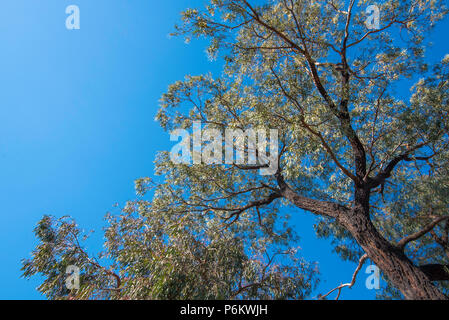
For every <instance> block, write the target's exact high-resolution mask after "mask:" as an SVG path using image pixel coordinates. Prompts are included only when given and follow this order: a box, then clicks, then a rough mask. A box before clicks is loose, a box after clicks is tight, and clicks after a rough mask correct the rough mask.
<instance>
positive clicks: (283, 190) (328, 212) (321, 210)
mask: <svg viewBox="0 0 449 320" xmlns="http://www.w3.org/2000/svg"><path fill="white" fill-rule="evenodd" d="M276 179H277V181H278V185H279V188H280V191H279V193H280V194H281V195H282V196H283V197H284V198H285V199H287V200H289V201H290V202H291V203H292V204H294V205H295V206H296V207H298V208H300V209H303V210H306V211H310V212H312V213H315V214H318V215H322V216H327V217H331V218H338V217H339V216H340V215H341V214H344V213H346V212H347V211H349V209H348V208H346V207H345V206H342V205H340V204H337V203H334V202H330V201H320V200H315V199H311V198H307V197H303V196H300V195H299V194H297V193H296V192H295V191H293V190H292V189H291V188H290V186H289V185H288V184H287V183H286V182H285V180H284V177H282V175H281V173H280V172H278V173H277V174H276Z"/></svg>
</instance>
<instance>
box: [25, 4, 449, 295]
mask: <svg viewBox="0 0 449 320" xmlns="http://www.w3.org/2000/svg"><path fill="white" fill-rule="evenodd" d="M370 4H371V3H369V2H367V1H364V0H361V1H354V0H351V1H349V2H345V1H339V0H326V1H315V0H273V1H254V3H253V4H251V3H250V2H249V1H247V0H211V1H210V3H209V4H208V5H207V6H206V7H205V8H198V9H187V10H185V11H184V12H183V13H182V23H181V24H180V25H179V26H177V27H176V32H175V34H176V35H179V36H184V37H186V39H187V40H190V39H192V38H196V37H204V38H206V39H208V40H210V45H209V47H208V50H207V52H208V55H209V58H211V59H220V60H222V61H223V62H224V66H223V73H222V75H220V76H219V77H213V76H212V75H210V74H207V75H198V76H187V77H186V78H185V79H184V80H182V81H178V82H176V83H174V84H172V85H171V86H170V87H169V88H168V91H167V92H166V93H165V94H164V95H163V96H162V99H161V104H160V108H159V111H158V113H157V119H158V121H159V122H160V125H161V126H162V127H163V128H164V129H165V130H167V131H169V132H170V131H172V130H175V129H178V128H184V129H190V128H191V127H192V125H193V123H194V122H195V121H200V122H201V123H202V125H203V126H204V127H205V128H210V129H217V130H219V131H220V132H223V131H224V130H225V129H227V128H234V129H241V130H246V129H248V128H266V129H267V130H268V129H278V131H279V144H280V145H279V159H278V160H279V161H278V163H279V167H278V170H277V171H276V173H275V174H273V175H260V174H259V171H258V170H259V169H260V168H262V167H264V166H265V165H264V164H262V163H259V164H257V165H248V166H245V165H239V164H226V165H223V164H176V163H173V162H172V161H170V156H169V152H168V151H167V152H161V153H160V154H158V156H157V159H156V174H157V175H158V176H160V177H161V179H160V180H161V182H157V183H156V182H154V181H152V180H151V179H149V178H143V179H139V180H138V181H136V190H137V192H138V194H139V195H140V196H141V198H139V199H138V200H136V201H134V202H130V203H128V204H127V205H126V206H125V208H123V212H122V213H121V214H120V215H119V216H108V223H109V224H108V225H109V227H107V228H106V229H105V238H106V241H105V252H103V253H102V255H101V257H104V259H105V263H106V265H102V264H100V262H98V261H97V260H96V259H94V258H93V257H90V256H89V254H88V253H87V252H86V251H85V250H84V249H83V247H82V245H81V244H80V242H79V240H78V238H79V237H81V232H80V230H79V228H78V227H77V225H76V223H75V222H73V221H71V220H70V219H62V220H61V219H59V220H58V219H54V218H51V217H47V216H46V217H44V218H43V220H41V222H40V223H39V224H38V226H37V228H36V236H37V237H38V239H39V241H40V242H39V244H38V246H37V247H36V248H35V250H34V251H33V256H32V258H31V259H30V260H25V261H24V263H23V271H24V276H26V277H30V276H32V275H35V274H41V275H43V276H44V279H45V280H44V282H43V284H42V285H41V287H40V288H39V290H40V291H41V292H43V293H44V294H46V295H47V296H48V297H49V298H80V299H84V298H111V299H164V298H167V299H183V298H194V299H196V298H199V299H201V298H204V299H218V298H220V299H221V298H223V299H232V298H254V299H257V298H272V299H284V298H285V299H302V298H307V297H309V296H310V293H311V291H312V290H313V288H314V287H315V285H316V283H317V280H318V274H317V270H316V266H315V265H314V264H313V263H308V262H306V261H304V259H302V258H301V257H300V256H299V255H298V252H297V250H296V249H295V248H296V247H297V240H298V237H297V235H296V233H295V230H292V228H291V226H290V225H289V222H288V218H289V217H288V213H291V212H294V213H293V214H297V215H301V214H303V210H305V211H309V212H312V213H314V214H315V215H316V224H315V229H316V234H317V236H318V237H324V238H329V239H330V241H332V244H333V246H334V248H335V251H336V252H337V253H338V254H339V255H340V256H341V258H342V259H346V260H350V261H354V262H356V263H357V262H360V263H363V262H364V261H365V259H366V258H367V257H368V258H370V259H371V260H372V261H373V262H374V263H375V264H376V265H377V266H378V267H379V268H380V269H381V272H382V274H383V276H384V277H385V279H386V280H387V283H388V285H387V287H385V288H384V291H383V293H382V297H384V298H408V299H446V298H447V296H446V295H445V294H447V291H448V287H447V282H445V281H446V280H449V272H448V269H447V265H448V264H449V261H448V259H449V241H448V233H449V214H448V213H447V211H448V204H449V203H448V201H449V179H448V177H449V175H448V170H449V153H448V152H449V151H448V148H447V146H448V143H449V139H448V129H449V117H448V112H449V105H448V98H449V90H448V89H449V82H448V80H449V78H448V76H449V55H447V56H446V57H441V58H442V60H441V62H439V63H436V64H433V65H432V64H429V63H428V60H427V59H426V55H425V54H426V48H428V47H429V43H428V40H427V39H428V37H427V35H428V34H429V32H430V31H431V29H432V28H433V27H434V25H435V24H436V23H437V22H438V21H439V20H441V19H442V18H443V17H444V15H445V14H446V12H447V9H446V7H445V6H444V3H443V1H438V0H387V1H378V2H377V4H376V5H377V6H378V8H379V11H380V13H381V15H380V24H379V28H378V29H368V28H367V26H366V23H365V22H366V19H367V14H366V12H365V9H366V8H367V7H368V6H369V5H370ZM404 85H407V86H409V87H410V92H409V93H404V92H402V91H401V88H403V86H404ZM223 143H224V141H223ZM145 194H146V197H145ZM68 265H76V266H78V267H80V269H81V270H82V277H81V281H80V285H81V287H80V289H79V290H67V289H66V288H65V286H64V285H63V282H64V279H65V278H66V274H65V268H66V266H68ZM342 281H346V279H342ZM330 289H331V288H330Z"/></svg>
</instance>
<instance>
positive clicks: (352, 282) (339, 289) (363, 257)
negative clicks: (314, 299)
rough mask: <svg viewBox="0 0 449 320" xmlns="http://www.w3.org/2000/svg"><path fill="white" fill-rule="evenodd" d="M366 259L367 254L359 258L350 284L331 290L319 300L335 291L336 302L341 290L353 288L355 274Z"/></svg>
mask: <svg viewBox="0 0 449 320" xmlns="http://www.w3.org/2000/svg"><path fill="white" fill-rule="evenodd" d="M366 259H368V255H367V254H364V255H363V256H362V257H361V258H360V260H359V264H358V266H357V268H356V269H355V271H354V274H353V275H352V280H351V282H349V283H345V284H342V285H339V286H338V287H336V288H334V289H332V290H331V291H329V292H328V293H326V294H325V295H323V296H321V297H320V300H322V299H324V298H326V297H327V296H328V295H330V294H331V293H332V292H334V291H336V290H338V294H337V297H336V298H335V300H338V298H340V293H341V289H343V288H345V287H348V288H352V286H354V284H355V280H356V279H357V274H358V273H359V271H360V269H362V267H363V264H364V263H365V260H366Z"/></svg>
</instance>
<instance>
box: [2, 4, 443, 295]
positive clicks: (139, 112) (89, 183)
mask: <svg viewBox="0 0 449 320" xmlns="http://www.w3.org/2000/svg"><path fill="white" fill-rule="evenodd" d="M202 3H203V1H198V0H190V1H188V0H164V1H156V0H133V1H129V0H70V1H66V0H41V1H35V0H2V2H1V6H0V8H1V10H0V41H1V43H2V46H1V47H2V49H1V50H0V203H1V212H0V252H1V255H0V277H1V286H0V299H40V298H42V297H41V296H40V294H39V293H37V291H36V290H35V287H36V286H37V285H38V279H34V280H30V281H27V280H24V279H22V278H20V271H19V269H20V260H21V259H22V258H24V257H28V256H29V252H30V251H31V250H32V248H33V245H34V244H35V240H34V236H33V233H32V230H33V228H34V226H35V223H36V222H37V221H38V220H39V219H40V218H41V217H42V215H43V214H52V215H55V216H63V215H71V216H73V217H74V218H75V219H76V220H77V221H78V223H79V225H80V226H82V227H84V228H86V229H95V230H96V231H97V232H96V233H95V234H94V236H93V245H92V246H93V247H92V248H91V249H96V247H100V246H101V240H102V237H101V227H102V226H103V216H104V214H105V213H106V212H107V211H109V210H112V207H113V204H114V203H119V204H124V203H125V202H126V201H127V200H131V199H134V197H135V195H134V183H133V181H134V180H135V179H136V178H139V177H143V176H151V175H152V173H153V160H154V157H155V154H156V152H157V151H158V150H166V149H169V148H170V147H171V145H172V143H171V142H170V140H169V137H168V135H167V134H166V133H165V132H163V131H162V130H161V129H160V128H159V126H158V124H157V123H156V122H154V120H153V119H154V115H155V112H156V110H157V107H158V99H159V97H160V96H161V94H162V93H163V92H164V91H165V90H166V88H167V86H168V85H169V84H170V83H172V82H174V81H176V80H179V79H182V78H183V77H184V75H186V74H201V73H206V72H208V71H212V72H218V71H219V64H218V63H213V62H209V61H208V60H207V58H206V56H205V53H204V49H205V48H204V43H201V42H198V41H193V42H192V43H191V44H190V45H186V44H184V42H183V41H182V39H179V38H171V39H170V38H169V37H168V34H169V33H170V32H171V31H173V25H174V24H175V22H177V21H178V19H179V12H180V11H181V10H182V9H184V8H186V7H189V6H190V7H192V6H196V5H200V4H202ZM71 4H76V5H78V6H79V8H80V10H81V29H80V30H73V31H69V30H67V29H66V28H65V19H66V16H67V15H66V14H65V8H66V7H67V6H68V5H71ZM448 31H449V25H448V23H447V21H446V22H444V23H443V24H442V25H441V26H440V27H439V29H438V31H437V34H436V37H435V43H436V45H435V49H434V50H433V51H432V56H433V57H438V58H440V57H442V56H443V55H444V54H445V53H447V52H449V50H447V47H448V46H447V32H448ZM445 50H446V51H445ZM295 222H296V224H297V226H298V230H299V233H300V235H301V236H302V241H301V243H300V245H301V247H302V248H303V254H304V255H305V256H306V258H307V259H309V260H316V261H320V268H321V272H322V277H323V282H322V284H321V286H320V289H321V290H320V291H321V292H325V291H326V290H327V289H330V288H333V287H335V286H336V285H338V284H340V283H341V282H348V281H349V280H350V278H351V275H352V272H353V270H354V267H355V266H354V265H353V264H350V263H343V262H341V261H340V260H339V258H338V257H337V256H336V255H335V254H332V253H331V247H330V245H329V244H328V242H327V241H322V240H315V239H314V235H313V230H312V228H311V226H312V219H311V217H310V215H299V214H298V215H296V218H295ZM365 278H366V275H365V274H363V273H361V274H360V278H359V281H358V284H357V286H356V287H355V288H354V289H352V290H346V291H344V292H343V294H342V297H343V298H352V299H361V298H372V297H373V296H374V292H373V291H368V290H366V289H365V286H364V282H365Z"/></svg>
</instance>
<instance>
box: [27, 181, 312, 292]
mask: <svg viewBox="0 0 449 320" xmlns="http://www.w3.org/2000/svg"><path fill="white" fill-rule="evenodd" d="M147 187H148V179H142V180H138V181H137V188H138V190H140V192H143V193H144V192H145V191H146V190H147ZM168 191H169V192H168ZM171 192H175V190H173V185H172V186H170V185H168V184H167V185H164V186H162V185H161V186H159V187H157V189H156V192H155V198H154V200H153V201H152V202H148V201H145V200H137V201H134V202H129V203H127V205H126V207H125V208H124V209H123V210H122V212H121V215H120V216H112V215H108V216H107V221H108V227H107V228H106V229H105V238H106V241H105V243H104V247H105V251H104V252H102V253H101V254H100V255H99V259H96V258H95V257H93V256H91V255H90V254H89V253H88V252H87V250H86V249H85V248H84V247H83V245H82V243H83V241H81V240H85V239H86V237H85V236H84V237H83V235H82V232H81V230H80V229H79V228H78V226H77V225H76V223H75V221H73V220H71V219H70V218H68V217H64V218H61V219H55V218H53V217H50V216H44V217H43V219H42V220H41V221H39V223H38V225H37V227H36V228H35V234H36V237H37V239H38V240H39V244H38V245H37V246H36V248H35V249H34V251H33V253H32V258H31V259H29V260H24V261H23V267H22V271H23V275H24V277H26V278H29V277H31V276H33V275H36V274H39V275H41V276H43V277H44V281H43V283H42V284H41V285H40V286H39V287H38V290H39V291H40V292H41V293H43V294H44V295H46V296H47V297H48V298H49V299H303V298H305V297H307V296H308V295H309V294H310V293H311V291H312V289H313V288H314V286H315V284H316V269H315V268H314V266H313V265H312V264H309V263H307V262H305V261H304V260H303V259H301V258H299V257H298V254H297V250H296V249H291V245H292V244H293V243H294V242H296V241H297V239H296V237H295V236H294V235H293V234H292V233H291V230H289V229H285V230H284V231H283V232H282V233H280V234H277V233H276V232H275V231H273V230H268V229H265V228H261V227H260V226H258V225H255V224H248V223H246V222H244V221H235V222H234V223H232V224H231V225H223V221H222V220H221V219H217V218H216V217H214V216H212V215H208V214H207V213H205V214H198V212H195V210H192V209H191V208H188V206H186V205H182V204H180V203H178V202H177V200H179V197H176V196H175V197H172V196H171ZM273 227H274V226H273ZM281 229H282V228H281ZM80 238H83V239H80ZM287 247H288V249H287ZM100 261H101V262H100ZM70 265H74V266H76V267H78V268H80V271H81V274H80V278H79V280H80V281H79V284H80V286H79V289H75V288H74V289H68V288H67V286H66V282H67V279H68V276H69V275H68V274H66V270H67V267H68V266H70Z"/></svg>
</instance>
